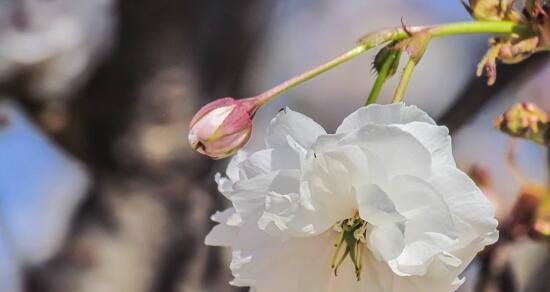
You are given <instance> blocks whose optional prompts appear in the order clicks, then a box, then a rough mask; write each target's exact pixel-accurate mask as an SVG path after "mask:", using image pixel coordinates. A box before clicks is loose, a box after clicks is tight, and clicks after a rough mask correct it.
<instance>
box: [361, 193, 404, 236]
mask: <svg viewBox="0 0 550 292" xmlns="http://www.w3.org/2000/svg"><path fill="white" fill-rule="evenodd" d="M355 198H356V200H357V208H358V210H359V215H360V216H361V218H362V219H363V220H365V221H367V222H369V223H370V224H374V225H377V226H382V225H387V224H393V223H397V222H403V221H405V220H406V218H405V217H404V216H403V215H401V214H399V212H398V211H397V210H396V208H395V205H394V203H393V201H392V200H391V199H390V197H389V196H388V195H387V194H386V193H385V192H384V191H383V190H382V189H381V188H380V187H378V186H377V185H374V184H367V185H361V186H359V187H356V188H355Z"/></svg>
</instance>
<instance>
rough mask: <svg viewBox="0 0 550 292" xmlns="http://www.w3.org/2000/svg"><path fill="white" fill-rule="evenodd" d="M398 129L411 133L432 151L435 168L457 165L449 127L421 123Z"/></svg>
mask: <svg viewBox="0 0 550 292" xmlns="http://www.w3.org/2000/svg"><path fill="white" fill-rule="evenodd" d="M397 127H399V128H400V129H403V130H404V131H406V132H408V133H411V134H412V135H413V136H414V137H415V138H416V139H418V140H419V141H420V142H421V143H422V145H424V147H426V149H428V151H430V153H431V155H432V163H433V165H434V166H435V167H438V166H440V165H446V166H455V165H456V164H455V160H454V157H453V151H452V148H451V137H450V136H449V129H447V127H441V126H435V125H432V124H428V123H420V122H412V123H409V124H405V125H398V126H397Z"/></svg>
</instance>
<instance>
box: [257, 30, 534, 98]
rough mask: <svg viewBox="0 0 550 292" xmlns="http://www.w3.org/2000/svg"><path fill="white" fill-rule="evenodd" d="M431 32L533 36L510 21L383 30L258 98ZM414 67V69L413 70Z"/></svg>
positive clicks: (434, 35) (435, 35) (289, 87)
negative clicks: (412, 35)
mask: <svg viewBox="0 0 550 292" xmlns="http://www.w3.org/2000/svg"><path fill="white" fill-rule="evenodd" d="M426 29H429V30H430V31H431V35H432V37H441V36H450V35H461V34H511V33H517V34H526V33H532V32H531V29H530V28H529V26H527V25H525V24H517V23H514V22H509V21H471V22H457V23H448V24H441V25H434V26H413V27H407V29H406V30H405V29H404V28H403V27H397V28H390V29H384V30H380V31H377V32H374V33H371V34H368V35H367V36H365V37H363V38H362V39H361V41H360V45H359V46H357V47H355V48H353V49H351V50H349V51H348V52H346V53H344V54H342V55H340V56H338V57H336V58H335V59H333V60H331V61H329V62H328V63H325V64H323V65H321V66H319V67H316V68H313V69H311V70H309V71H307V72H305V73H302V74H300V75H298V76H296V77H294V78H292V79H290V80H288V81H285V82H283V83H282V84H280V85H278V86H276V87H274V88H272V89H270V90H268V91H266V92H264V93H262V94H260V95H258V96H257V97H256V98H258V99H259V100H260V102H261V103H262V104H265V103H267V102H269V101H270V100H271V99H273V98H274V97H275V96H278V95H281V94H283V93H285V92H287V91H288V90H290V89H292V88H294V87H296V86H298V85H300V84H302V83H304V82H305V81H307V80H310V79H312V78H314V77H316V76H318V75H320V74H322V73H324V72H326V71H328V70H330V69H332V68H334V67H336V66H338V65H340V64H343V63H345V62H347V61H349V60H351V59H353V58H355V57H357V56H358V55H360V54H362V53H364V52H366V51H368V50H370V49H372V48H374V47H377V46H379V45H382V44H384V43H387V42H390V41H399V40H403V39H406V38H408V37H410V35H409V33H415V32H418V31H423V30H426ZM413 67H414V66H413Z"/></svg>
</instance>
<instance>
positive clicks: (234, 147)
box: [189, 97, 260, 159]
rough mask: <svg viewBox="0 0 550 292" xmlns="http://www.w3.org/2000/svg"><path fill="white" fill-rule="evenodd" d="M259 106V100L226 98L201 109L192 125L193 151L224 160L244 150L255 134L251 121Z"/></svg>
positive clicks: (190, 128) (190, 135)
mask: <svg viewBox="0 0 550 292" xmlns="http://www.w3.org/2000/svg"><path fill="white" fill-rule="evenodd" d="M259 107H260V104H259V102H258V100H257V99H256V98H247V99H241V100H235V99H233V98H231V97H225V98H221V99H218V100H215V101H213V102H211V103H209V104H207V105H205V106H204V107H202V108H201V109H200V110H199V111H198V112H197V113H196V114H195V116H194V117H193V119H192V120H191V124H190V125H189V143H191V146H192V147H193V149H195V150H197V151H198V152H200V153H202V154H204V155H206V156H209V157H210V158H213V159H222V158H225V157H227V156H230V155H232V154H234V153H235V152H237V151H238V150H239V149H240V148H241V147H243V146H244V145H245V144H246V142H248V139H249V138H250V135H251V134H252V118H253V117H254V114H255V113H256V111H257V110H258V108H259Z"/></svg>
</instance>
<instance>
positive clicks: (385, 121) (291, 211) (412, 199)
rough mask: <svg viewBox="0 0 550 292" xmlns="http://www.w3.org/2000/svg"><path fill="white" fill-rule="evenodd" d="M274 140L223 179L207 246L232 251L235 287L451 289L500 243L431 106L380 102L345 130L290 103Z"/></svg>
mask: <svg viewBox="0 0 550 292" xmlns="http://www.w3.org/2000/svg"><path fill="white" fill-rule="evenodd" d="M265 140H266V141H265V144H266V147H265V149H263V150H260V151H257V152H254V153H245V152H243V151H241V152H239V153H238V154H237V155H236V156H235V157H234V158H233V159H232V160H231V162H230V164H229V166H228V169H227V177H223V176H221V175H219V174H218V175H217V176H216V181H217V183H218V188H219V191H220V192H221V193H222V194H223V195H224V196H225V197H227V198H228V199H229V200H230V201H231V204H232V207H230V208H229V209H227V210H225V211H223V212H218V213H216V214H214V215H213V216H212V219H213V220H214V221H216V222H217V223H219V224H218V225H217V226H215V227H214V228H213V230H212V231H211V232H210V234H209V235H208V236H207V238H206V243H207V244H209V245H219V246H229V247H231V248H232V251H233V252H232V262H231V266H230V267H231V270H232V273H233V275H234V277H235V279H234V280H233V281H232V282H231V284H233V285H236V286H244V287H251V291H255V292H281V291H285V292H333V291H339V292H348V291H349V292H352V291H353V292H357V291H362V292H363V291H369V292H371V291H372V292H425V291H435V292H445V291H455V290H456V289H457V288H458V287H459V286H460V284H461V283H462V282H463V279H460V278H459V275H460V273H461V272H462V271H463V270H464V269H465V267H466V266H467V265H468V264H469V263H470V262H471V261H472V259H473V257H474V256H475V255H476V253H477V252H479V251H480V250H481V249H483V247H484V246H486V245H488V244H492V243H494V242H495V241H496V240H497V238H498V232H497V230H496V226H497V221H496V220H495V219H494V210H493V207H492V206H491V205H490V203H489V201H488V200H487V199H486V198H485V196H484V195H483V194H482V193H481V191H480V190H479V189H478V188H477V186H476V185H475V184H474V183H473V182H472V180H471V179H470V178H468V176H467V175H465V174H464V173H463V172H461V171H460V170H459V169H458V168H457V167H456V165H455V162H454V159H453V156H452V151H451V140H450V137H449V134H448V130H447V128H445V127H440V126H437V125H436V124H435V122H434V121H433V120H432V119H431V118H430V117H429V116H428V115H427V114H426V113H424V112H423V111H422V110H420V109H418V108H417V107H414V106H405V105H403V104H392V105H370V106H368V107H364V108H361V109H359V110H358V111H356V112H354V113H352V114H351V115H350V116H349V117H347V118H346V119H345V120H344V121H343V123H342V124H341V125H340V127H339V128H338V129H337V130H336V133H335V134H327V133H326V131H325V130H324V129H323V128H322V127H321V126H320V125H318V124H317V123H315V122H314V121H313V120H311V119H309V118H308V117H306V116H304V115H302V114H299V113H296V112H293V111H291V110H290V109H285V110H283V111H281V112H280V113H279V114H278V115H277V116H276V117H275V118H274V119H273V121H272V122H271V124H270V126H269V128H268V130H267V133H266V139H265Z"/></svg>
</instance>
